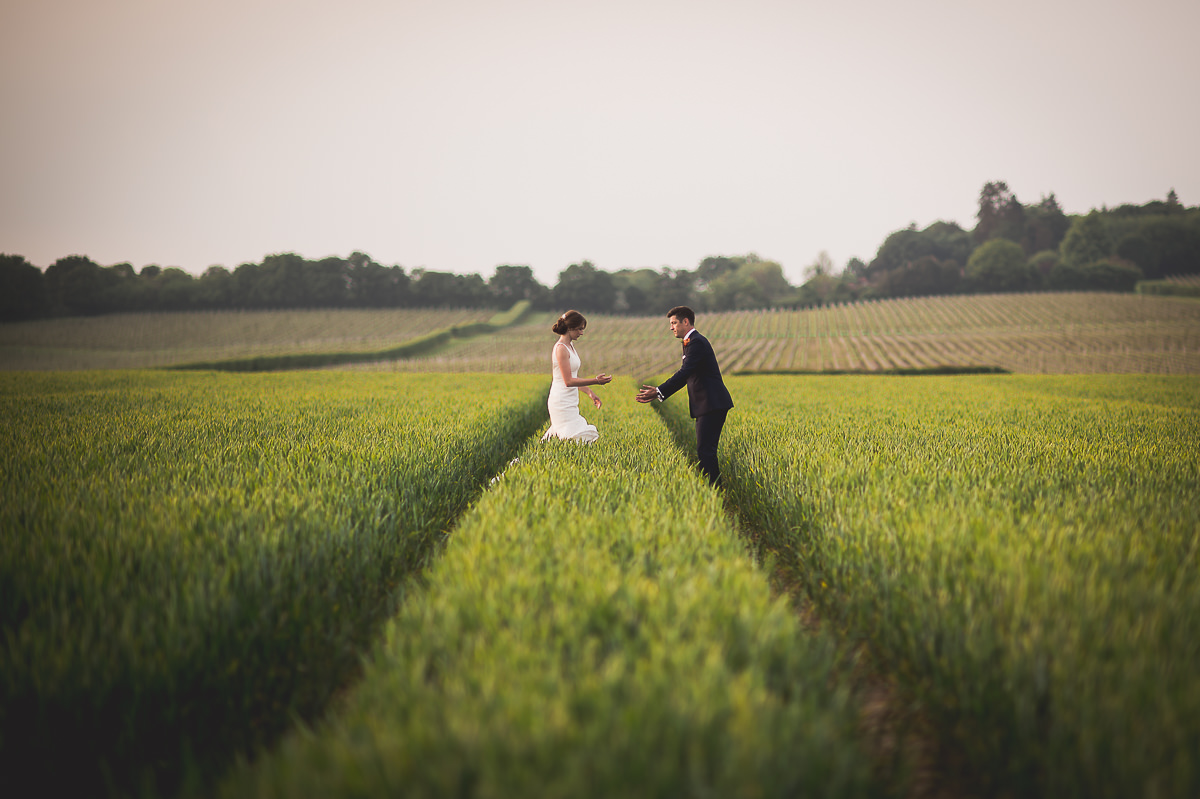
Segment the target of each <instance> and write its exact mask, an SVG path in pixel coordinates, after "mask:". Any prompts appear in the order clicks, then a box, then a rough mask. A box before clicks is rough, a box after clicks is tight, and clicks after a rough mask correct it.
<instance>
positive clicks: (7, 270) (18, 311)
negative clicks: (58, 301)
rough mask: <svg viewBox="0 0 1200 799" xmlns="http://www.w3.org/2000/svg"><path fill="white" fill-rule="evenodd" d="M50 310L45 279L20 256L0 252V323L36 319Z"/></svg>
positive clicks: (40, 272) (39, 271)
mask: <svg viewBox="0 0 1200 799" xmlns="http://www.w3.org/2000/svg"><path fill="white" fill-rule="evenodd" d="M49 312H50V303H49V300H48V298H47V296H46V279H45V275H43V274H42V270H40V269H38V268H37V267H36V266H34V265H33V264H31V263H29V261H27V260H25V257H24V256H21V255H0V322H18V321H22V320H25V319H38V318H40V317H43V316H46V315H47V314H48V313H49Z"/></svg>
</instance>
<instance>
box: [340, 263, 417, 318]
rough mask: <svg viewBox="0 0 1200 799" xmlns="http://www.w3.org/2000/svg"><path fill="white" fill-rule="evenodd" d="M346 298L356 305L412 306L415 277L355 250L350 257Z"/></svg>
mask: <svg viewBox="0 0 1200 799" xmlns="http://www.w3.org/2000/svg"><path fill="white" fill-rule="evenodd" d="M347 260H348V261H349V267H348V268H347V270H346V280H347V285H346V301H347V302H348V303H349V304H350V305H352V306H354V307H356V308H398V307H402V306H405V305H410V304H411V301H412V297H411V287H410V284H411V280H410V279H409V276H408V275H406V274H405V273H404V269H402V268H401V267H399V266H390V267H388V266H383V265H382V264H377V263H375V261H374V260H372V258H371V256H369V255H367V254H366V253H362V252H357V251H355V252H353V253H351V254H350V257H349V258H348V259H347Z"/></svg>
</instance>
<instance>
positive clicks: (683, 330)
mask: <svg viewBox="0 0 1200 799" xmlns="http://www.w3.org/2000/svg"><path fill="white" fill-rule="evenodd" d="M667 319H668V320H669V321H670V322H671V332H672V333H674V334H675V338H683V337H684V336H686V335H687V334H688V331H689V330H691V329H692V323H691V322H689V321H688V320H686V319H680V318H679V317H678V316H668V317H667Z"/></svg>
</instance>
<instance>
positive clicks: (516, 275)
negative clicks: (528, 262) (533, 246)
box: [488, 265, 549, 308]
mask: <svg viewBox="0 0 1200 799" xmlns="http://www.w3.org/2000/svg"><path fill="white" fill-rule="evenodd" d="M488 291H489V292H491V295H492V297H493V299H494V300H495V302H496V305H497V306H498V307H501V308H511V307H512V306H513V305H514V304H516V303H518V302H520V301H521V300H529V301H530V302H531V303H535V301H544V300H545V299H546V297H545V295H546V294H547V292H548V291H549V290H548V289H547V288H546V287H545V286H543V285H542V284H541V283H539V282H538V281H537V278H535V277H534V276H533V270H532V269H530V268H529V267H528V266H507V265H506V266H497V267H496V273H495V274H493V275H492V278H491V280H489V281H488Z"/></svg>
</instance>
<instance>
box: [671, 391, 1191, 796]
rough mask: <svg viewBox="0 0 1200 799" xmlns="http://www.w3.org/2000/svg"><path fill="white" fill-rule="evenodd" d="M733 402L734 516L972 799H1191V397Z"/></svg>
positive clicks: (974, 394)
mask: <svg viewBox="0 0 1200 799" xmlns="http://www.w3.org/2000/svg"><path fill="white" fill-rule="evenodd" d="M734 386H735V388H734V394H735V397H736V398H737V400H738V402H739V408H738V409H737V410H736V411H735V413H734V414H732V415H731V423H730V425H729V426H728V427H727V432H726V434H725V438H724V439H723V442H722V443H723V446H724V447H725V450H724V454H725V458H726V467H725V469H726V475H725V477H726V485H727V497H728V500H729V503H730V505H731V506H732V507H733V508H735V509H736V513H737V515H738V516H739V517H740V518H741V519H742V520H743V521H744V522H745V523H746V524H747V525H748V526H749V528H750V529H751V530H753V531H754V534H755V536H756V537H757V539H758V541H759V545H760V546H761V547H762V548H763V549H764V550H765V551H768V552H770V553H771V554H772V555H773V556H774V557H775V558H777V559H778V562H780V563H781V564H783V566H784V567H785V568H786V569H787V570H789V571H790V573H791V575H792V580H793V581H794V582H795V583H796V584H797V585H799V586H802V590H803V592H804V594H805V595H806V596H807V597H808V598H809V599H810V600H811V601H813V602H814V604H815V606H816V607H817V608H818V612H819V614H820V615H821V616H822V617H823V618H825V619H827V620H828V621H829V622H830V623H832V624H833V625H834V626H835V627H837V628H839V629H843V630H844V631H845V633H846V634H847V635H848V636H850V637H856V636H857V637H860V638H861V640H863V641H865V642H868V645H869V650H870V653H871V655H872V657H873V658H874V660H875V664H876V668H877V669H878V670H879V671H880V672H881V673H883V674H886V675H888V676H889V677H890V678H891V679H893V680H894V681H895V682H896V684H897V685H899V686H901V688H902V693H903V694H904V695H906V696H909V697H912V698H913V699H914V700H915V701H916V702H918V703H920V706H921V707H922V708H923V709H924V711H925V712H927V713H928V714H929V715H930V717H932V719H933V720H934V722H935V725H936V726H937V728H938V729H939V733H938V735H939V737H940V738H941V739H942V740H944V741H954V742H956V744H957V746H958V747H959V748H960V749H961V750H962V752H963V753H964V755H965V757H966V758H967V761H968V763H969V767H970V771H971V773H972V775H973V779H974V780H975V781H976V782H977V784H978V786H979V787H980V788H981V789H982V790H983V791H984V792H985V793H993V792H995V793H999V794H1000V795H1013V796H1054V797H1066V796H1077V797H1102V796H1111V797H1123V796H1181V797H1182V796H1195V795H1198V794H1200V760H1198V759H1197V754H1200V672H1198V671H1197V669H1196V663H1197V661H1198V659H1200V448H1198V447H1197V442H1200V380H1198V379H1196V378H1190V377H1174V378H1172V377H1162V376H1145V377H1134V376H1087V377H1025V376H994V377H993V376H989V377H972V376H963V377H953V378H944V377H929V378H921V379H915V380H914V379H912V378H873V377H838V378H832V377H817V378H806V379H803V380H798V379H796V378H787V377H774V376H765V377H754V378H745V379H741V380H738V381H736V382H735V383H734ZM670 411H671V413H670V414H669V416H670V418H671V421H672V424H673V425H675V426H676V427H677V428H683V429H685V430H686V428H688V427H689V423H690V420H687V419H685V418H683V417H684V416H685V414H686V411H684V410H682V406H680V407H672V408H671V409H670Z"/></svg>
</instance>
